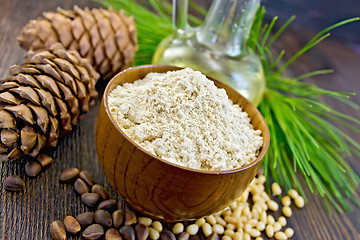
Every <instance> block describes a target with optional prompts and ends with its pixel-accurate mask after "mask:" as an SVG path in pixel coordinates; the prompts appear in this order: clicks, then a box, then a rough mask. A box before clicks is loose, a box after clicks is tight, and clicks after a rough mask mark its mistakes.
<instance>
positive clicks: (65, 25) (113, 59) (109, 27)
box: [18, 6, 137, 80]
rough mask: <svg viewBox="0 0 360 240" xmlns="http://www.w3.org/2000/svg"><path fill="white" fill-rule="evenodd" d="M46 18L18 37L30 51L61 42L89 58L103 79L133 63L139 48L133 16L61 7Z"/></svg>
mask: <svg viewBox="0 0 360 240" xmlns="http://www.w3.org/2000/svg"><path fill="white" fill-rule="evenodd" d="M43 15H44V18H38V19H37V20H32V21H30V22H29V23H28V24H27V25H26V26H25V27H24V28H23V30H22V34H21V36H19V37H18V40H19V43H20V46H21V47H23V48H25V49H27V50H29V49H30V50H38V49H48V48H49V47H50V46H51V45H52V44H54V43H56V42H61V43H62V45H63V46H64V47H65V48H66V49H70V50H76V51H78V52H79V53H80V55H81V56H82V57H85V58H87V59H88V60H89V61H90V64H92V65H93V66H94V67H95V70H96V71H97V72H99V73H100V74H101V75H102V77H103V79H105V80H106V79H109V78H110V77H112V76H113V75H115V74H116V73H118V72H120V71H121V70H123V69H126V68H128V67H130V66H131V65H132V64H133V60H134V55H135V52H136V50H137V37H136V28H135V24H134V20H133V17H127V16H125V14H124V12H123V11H120V12H116V11H114V10H112V9H109V10H105V9H92V10H89V9H88V8H85V9H84V10H83V9H81V8H79V7H77V6H75V7H74V10H73V11H67V10H63V9H61V8H58V9H57V12H46V13H44V14H43Z"/></svg>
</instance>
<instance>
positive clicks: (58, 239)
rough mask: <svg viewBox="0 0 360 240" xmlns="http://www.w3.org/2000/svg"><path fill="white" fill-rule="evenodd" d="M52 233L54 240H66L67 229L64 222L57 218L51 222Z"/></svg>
mask: <svg viewBox="0 0 360 240" xmlns="http://www.w3.org/2000/svg"><path fill="white" fill-rule="evenodd" d="M50 235H51V237H52V238H53V239H54V240H65V239H66V231H65V226H64V223H63V222H61V221H59V220H56V221H53V222H52V223H51V224H50Z"/></svg>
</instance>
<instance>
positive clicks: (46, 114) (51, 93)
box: [0, 43, 99, 160]
mask: <svg viewBox="0 0 360 240" xmlns="http://www.w3.org/2000/svg"><path fill="white" fill-rule="evenodd" d="M26 57H27V60H26V62H25V63H23V64H21V65H15V66H12V67H11V68H10V76H9V77H7V78H6V79H3V80H0V138H1V139H0V140H1V142H0V159H1V160H13V159H17V158H19V157H21V156H22V155H23V154H28V155H30V156H33V157H35V156H37V155H38V154H39V152H40V150H41V149H42V148H43V147H45V146H50V147H55V146H56V145H57V141H58V138H59V137H60V136H61V135H62V134H64V133H66V132H69V131H71V129H72V126H73V125H75V124H77V121H78V119H79V116H80V115H82V114H83V113H86V112H87V111H88V110H89V105H91V104H92V102H94V98H95V97H96V96H97V92H96V90H95V83H96V80H97V79H98V78H99V74H98V73H97V72H96V71H95V70H94V69H93V67H92V66H91V65H90V63H89V61H88V60H87V59H85V58H81V57H80V55H79V53H78V52H76V51H67V50H65V49H64V47H63V46H62V45H61V44H60V43H57V44H54V45H53V46H51V47H50V49H49V50H39V51H36V52H32V51H30V52H28V54H27V56H26Z"/></svg>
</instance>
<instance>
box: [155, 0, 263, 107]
mask: <svg viewBox="0 0 360 240" xmlns="http://www.w3.org/2000/svg"><path fill="white" fill-rule="evenodd" d="M259 2H260V0H214V1H213V3H212V5H211V7H210V9H209V12H208V14H207V16H206V18H205V21H204V23H203V24H202V25H201V26H199V27H197V28H191V27H190V26H189V25H188V23H187V3H188V2H187V0H180V1H179V0H174V1H173V25H174V29H175V31H174V33H173V34H172V35H171V36H169V37H167V38H166V39H164V40H163V41H162V42H161V43H160V44H159V46H158V48H157V50H156V51H155V54H154V56H153V61H152V62H153V63H154V64H169V65H175V66H179V67H190V68H192V69H194V70H199V71H201V72H203V73H205V74H207V75H209V76H212V77H214V78H216V79H218V80H220V81H223V82H225V83H227V84H228V85H230V86H232V87H233V88H234V89H236V90H237V91H239V92H240V93H241V94H242V95H243V96H245V97H246V98H248V99H249V100H250V101H251V102H252V103H253V104H255V105H258V104H259V103H260V101H261V99H262V96H263V93H264V90H265V79H264V73H263V68H262V65H261V61H260V58H259V57H258V56H257V55H256V54H255V53H254V52H253V51H252V50H251V49H248V48H247V46H246V42H247V40H248V37H249V33H250V29H251V26H252V23H253V20H254V16H255V13H256V10H257V8H258V6H259Z"/></svg>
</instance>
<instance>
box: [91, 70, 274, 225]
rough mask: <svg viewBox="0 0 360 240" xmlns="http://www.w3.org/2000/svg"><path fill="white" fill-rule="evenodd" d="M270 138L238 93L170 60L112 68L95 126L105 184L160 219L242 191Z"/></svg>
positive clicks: (198, 212) (200, 210) (189, 213)
mask: <svg viewBox="0 0 360 240" xmlns="http://www.w3.org/2000/svg"><path fill="white" fill-rule="evenodd" d="M169 71H170V72H169ZM148 73H150V74H148ZM268 145H269V134H268V128H267V125H266V123H265V121H264V119H263V117H262V116H261V114H260V113H259V111H258V110H257V109H256V107H254V106H253V105H252V104H251V103H250V102H248V101H247V100H246V99H245V98H244V97H243V96H241V95H240V94H239V93H238V92H236V91H235V90H233V89H232V88H230V87H228V86H227V85H225V84H223V83H221V82H219V81H217V80H215V79H212V78H210V77H208V78H207V77H206V76H205V75H203V74H201V73H200V72H196V71H193V70H191V69H189V68H186V69H181V68H177V67H172V66H161V65H145V66H138V67H134V68H130V69H127V70H125V71H123V72H121V73H119V74H118V75H116V76H115V77H114V78H113V79H112V80H111V81H110V82H109V84H108V86H107V88H106V90H105V93H104V97H103V101H102V104H101V107H100V110H99V116H98V120H97V126H96V148H97V153H98V156H99V161H100V163H101V166H102V168H103V170H104V172H105V175H106V176H107V178H108V180H109V181H110V183H111V185H112V186H113V187H114V188H115V189H116V190H117V191H118V192H119V193H120V194H121V195H122V196H123V197H124V198H125V199H126V201H127V202H128V203H129V204H130V205H131V206H132V207H133V208H134V209H136V210H138V211H140V212H141V213H142V214H145V215H149V216H151V217H153V218H157V219H162V220H165V221H177V220H185V219H193V218H197V217H202V216H206V215H209V214H212V213H215V212H218V211H220V210H222V209H223V208H225V207H226V206H227V205H229V204H230V203H231V202H232V201H233V200H235V199H237V198H238V197H240V195H241V193H242V192H243V191H244V190H245V189H246V187H247V186H248V184H249V183H250V181H251V180H252V179H253V178H254V176H255V175H256V172H257V170H258V168H259V167H260V165H261V162H262V159H263V157H264V155H265V153H266V151H267V148H268Z"/></svg>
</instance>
